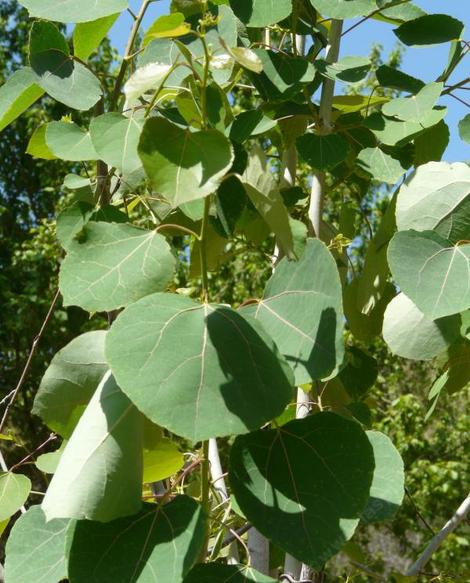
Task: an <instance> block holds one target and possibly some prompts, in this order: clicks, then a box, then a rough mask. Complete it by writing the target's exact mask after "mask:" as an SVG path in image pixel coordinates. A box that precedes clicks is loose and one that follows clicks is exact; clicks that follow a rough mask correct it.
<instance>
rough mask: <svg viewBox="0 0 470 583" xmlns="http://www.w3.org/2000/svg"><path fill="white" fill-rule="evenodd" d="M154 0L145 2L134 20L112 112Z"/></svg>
mask: <svg viewBox="0 0 470 583" xmlns="http://www.w3.org/2000/svg"><path fill="white" fill-rule="evenodd" d="M153 1H154V0H144V1H143V2H142V6H141V7H140V11H139V14H138V15H137V16H136V18H135V20H134V25H133V26H132V30H131V35H130V37H129V40H128V42H127V47H126V50H125V53H124V57H123V59H122V63H121V68H120V69H119V73H118V76H117V79H116V85H115V86H114V91H113V94H112V96H111V102H110V107H109V110H110V111H114V110H115V109H116V106H117V102H118V100H119V94H120V93H121V87H122V83H123V81H124V77H125V75H126V71H127V67H128V66H129V56H130V55H131V54H132V51H133V50H134V44H135V41H136V40H137V35H138V33H139V28H140V25H141V24H142V20H143V19H144V16H145V13H146V12H147V8H148V7H149V6H150V4H151V3H152V2H153Z"/></svg>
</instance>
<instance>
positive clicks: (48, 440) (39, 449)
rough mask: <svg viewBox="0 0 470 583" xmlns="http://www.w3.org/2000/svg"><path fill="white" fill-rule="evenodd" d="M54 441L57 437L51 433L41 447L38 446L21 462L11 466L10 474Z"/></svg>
mask: <svg viewBox="0 0 470 583" xmlns="http://www.w3.org/2000/svg"><path fill="white" fill-rule="evenodd" d="M55 439H57V435H56V434H55V433H51V434H50V435H49V437H48V438H47V439H46V441H44V442H43V443H41V445H38V447H37V448H36V449H35V450H34V451H32V452H31V453H29V454H28V455H27V456H26V457H24V458H23V459H22V460H20V461H19V462H18V463H17V464H15V465H14V466H11V468H10V472H12V471H13V470H16V468H19V467H20V466H22V465H23V464H25V463H26V462H27V461H29V460H30V459H31V458H32V457H34V456H35V455H36V454H37V453H38V451H41V449H43V448H44V447H46V445H47V444H48V443H50V442H51V441H54V440H55Z"/></svg>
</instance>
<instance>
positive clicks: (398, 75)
mask: <svg viewBox="0 0 470 583" xmlns="http://www.w3.org/2000/svg"><path fill="white" fill-rule="evenodd" d="M375 74H376V76H377V81H378V82H379V83H380V85H381V86H382V87H389V88H390V89H397V90H398V91H404V92H405V93H418V91H420V90H421V89H422V88H423V87H424V85H425V83H424V82H423V81H421V80H420V79H416V77H412V76H411V75H407V74H406V73H404V72H403V71H400V70H399V69H395V68H394V67H390V66H389V65H381V66H380V67H379V68H378V69H377V71H376V72H375Z"/></svg>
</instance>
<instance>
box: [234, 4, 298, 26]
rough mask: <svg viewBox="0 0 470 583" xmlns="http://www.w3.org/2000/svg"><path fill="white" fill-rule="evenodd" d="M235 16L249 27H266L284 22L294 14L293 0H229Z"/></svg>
mask: <svg viewBox="0 0 470 583" xmlns="http://www.w3.org/2000/svg"><path fill="white" fill-rule="evenodd" d="M229 1H230V6H231V7H232V10H233V11H234V12H235V15H236V16H237V17H238V18H239V19H240V20H241V21H242V22H243V23H244V24H246V25H247V26H252V27H264V26H269V25H270V24H274V23H276V22H279V21H280V20H284V18H287V17H288V16H289V14H290V13H291V12H292V0H245V1H244V2H240V0H229Z"/></svg>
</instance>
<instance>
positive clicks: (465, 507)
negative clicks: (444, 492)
mask: <svg viewBox="0 0 470 583" xmlns="http://www.w3.org/2000/svg"><path fill="white" fill-rule="evenodd" d="M469 510H470V494H469V495H468V496H467V497H466V498H465V500H464V501H463V502H462V504H461V505H460V506H459V507H458V509H457V511H456V512H455V514H454V516H452V518H451V519H450V520H449V521H447V522H446V524H445V525H444V526H443V527H442V529H441V530H440V531H439V532H438V533H437V534H436V535H435V536H434V537H433V538H432V539H431V541H430V542H429V544H428V546H427V547H426V548H425V549H424V551H423V553H422V554H421V556H420V557H419V558H418V560H417V561H416V562H415V563H414V564H413V565H412V566H411V567H410V568H409V569H408V571H407V572H406V576H407V577H413V576H415V575H419V574H420V573H421V571H422V570H423V567H424V566H425V565H426V563H427V562H428V561H429V560H430V559H431V557H432V555H433V554H434V553H435V552H436V551H437V549H438V548H439V547H440V546H441V544H442V543H443V542H444V540H445V539H446V538H447V537H448V536H449V535H450V534H451V533H452V532H453V531H454V530H455V529H456V528H457V527H458V525H459V524H460V523H461V522H462V521H463V520H464V519H465V517H466V516H467V514H468V512H469Z"/></svg>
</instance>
